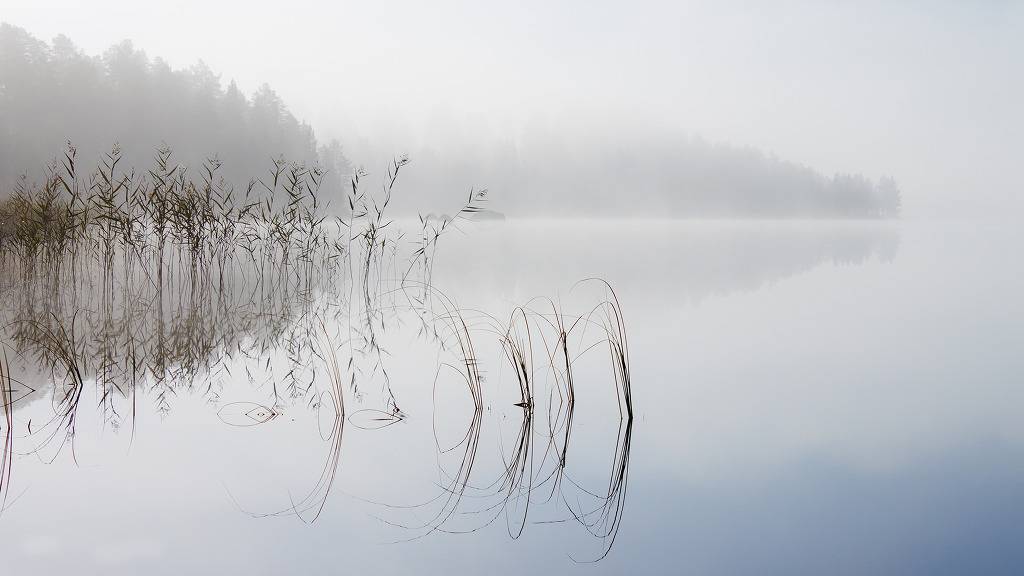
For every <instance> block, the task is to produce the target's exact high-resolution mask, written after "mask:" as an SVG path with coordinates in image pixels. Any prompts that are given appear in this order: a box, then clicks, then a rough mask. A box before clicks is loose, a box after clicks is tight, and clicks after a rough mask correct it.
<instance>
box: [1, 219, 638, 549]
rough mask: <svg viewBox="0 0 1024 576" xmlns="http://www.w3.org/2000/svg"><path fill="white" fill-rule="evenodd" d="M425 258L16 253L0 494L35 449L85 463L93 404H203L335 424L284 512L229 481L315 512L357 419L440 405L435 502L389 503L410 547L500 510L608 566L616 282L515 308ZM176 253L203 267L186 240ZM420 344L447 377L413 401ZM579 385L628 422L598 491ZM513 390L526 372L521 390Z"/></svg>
mask: <svg viewBox="0 0 1024 576" xmlns="http://www.w3.org/2000/svg"><path fill="white" fill-rule="evenodd" d="M362 238H365V237H362ZM433 239H434V241H436V239H437V236H434V238H433ZM429 253H430V254H431V255H433V254H435V251H434V250H431V251H430V252H429ZM426 254H427V252H426V251H424V250H422V247H420V248H416V249H414V250H413V252H412V256H411V258H413V259H419V261H418V262H417V261H415V260H413V261H412V264H407V263H408V262H410V260H409V257H407V256H404V255H403V254H402V253H401V252H400V250H398V249H394V248H391V249H389V248H388V247H387V243H386V242H384V241H378V240H376V239H369V240H367V243H366V245H365V247H364V251H363V252H362V253H361V254H359V258H358V259H356V258H347V257H346V258H344V259H341V260H337V261H332V262H330V263H327V264H325V263H323V262H321V263H320V265H316V266H308V267H304V268H303V273H302V275H301V276H295V275H292V274H282V273H280V272H279V271H278V270H277V269H274V268H271V267H265V266H244V265H233V264H232V261H233V259H232V258H231V257H229V258H226V259H225V260H224V262H222V263H221V264H220V265H218V266H216V267H208V266H198V267H197V266H190V265H186V266H184V267H183V268H180V269H179V268H172V270H179V271H176V272H171V273H162V274H161V275H160V276H159V277H154V276H153V275H150V274H148V273H146V270H145V269H139V268H136V267H134V266H133V260H132V259H131V258H130V257H120V256H119V257H115V258H113V259H109V258H102V259H97V260H95V261H85V262H83V261H72V262H69V263H62V264H61V265H60V266H59V267H57V268H49V267H37V266H34V265H31V264H32V263H27V262H25V261H17V260H16V261H14V262H13V265H12V261H11V260H8V261H7V262H6V264H7V265H8V266H10V267H12V268H13V269H14V270H16V272H17V273H16V274H10V275H8V276H6V278H7V279H9V281H8V282H6V283H5V285H4V286H3V287H2V289H3V291H4V300H3V301H4V303H5V305H4V306H3V309H2V310H0V314H2V319H3V327H4V329H3V333H2V338H3V341H2V345H3V349H4V353H5V356H4V361H3V364H2V365H0V382H2V390H3V410H4V416H5V423H4V425H3V432H4V451H3V467H2V468H0V473H2V475H0V480H2V482H0V488H2V490H3V491H4V495H5V496H6V494H7V493H8V491H9V489H10V487H11V485H12V482H16V475H15V476H12V473H15V474H16V470H17V464H18V462H19V461H20V460H22V459H25V458H29V457H38V458H40V459H42V460H43V461H45V462H53V461H54V460H56V459H57V458H58V457H59V456H60V455H61V454H62V453H63V452H64V451H65V450H66V451H68V452H69V453H70V454H69V455H70V457H71V458H72V459H74V461H75V462H79V459H78V455H77V453H76V448H75V439H76V433H77V432H78V427H79V422H81V421H82V420H83V415H84V413H86V412H88V413H89V418H88V420H89V421H92V420H96V419H97V418H95V417H94V416H98V420H99V421H100V422H101V423H102V426H103V427H104V428H106V429H107V430H109V431H111V432H112V433H115V434H119V433H123V434H126V435H128V436H129V439H131V438H132V436H133V435H134V432H135V429H136V424H137V421H139V420H143V419H152V418H164V417H167V416H168V415H169V414H170V413H171V412H172V411H173V410H174V409H175V406H176V404H177V403H179V402H180V401H181V400H182V399H184V398H196V397H198V398H202V399H203V400H204V401H205V402H206V403H207V404H208V406H209V410H210V411H211V412H213V413H215V414H216V416H217V418H219V420H220V421H221V422H222V423H223V424H224V425H225V426H226V427H229V428H232V429H237V430H248V429H256V428H266V427H272V426H275V424H276V423H279V422H281V421H283V420H285V419H288V418H291V419H295V418H302V417H306V418H309V419H313V420H315V421H316V422H318V423H319V429H320V432H321V438H320V439H321V440H322V442H323V446H322V448H320V449H321V450H322V453H323V459H322V466H321V467H320V468H319V470H318V472H317V474H316V476H315V477H312V478H310V479H309V481H308V483H307V487H306V488H305V489H303V490H302V491H301V492H292V491H291V490H288V505H287V506H285V507H281V508H271V509H264V508H262V507H261V506H260V505H259V504H258V503H251V502H250V501H248V500H247V499H246V498H245V497H240V496H236V495H235V491H236V490H237V489H238V488H239V487H238V486H237V485H236V486H230V487H228V496H229V498H231V499H232V500H233V501H234V503H235V504H236V506H237V507H238V508H239V509H240V510H241V511H242V512H244V513H246V514H249V515H251V516H253V517H256V518H263V517H279V516H293V517H296V518H298V519H299V520H301V521H303V522H307V523H311V522H315V521H316V520H317V519H318V518H319V517H320V516H321V514H322V513H323V512H324V510H325V509H326V508H327V506H328V505H329V502H330V501H331V494H332V490H333V488H334V485H335V482H336V479H337V476H338V473H339V470H340V469H341V468H342V467H344V466H345V463H344V461H345V459H344V447H345V445H346V443H345V441H344V438H345V432H346V429H347V428H349V427H353V428H358V429H361V430H365V431H372V433H382V432H379V431H382V430H384V429H388V428H391V427H393V426H399V425H402V424H404V423H405V421H406V419H407V417H408V416H409V415H412V416H413V417H421V418H422V417H424V416H425V415H427V414H429V418H430V421H431V424H432V426H431V427H432V431H433V434H434V439H435V448H436V456H437V462H438V474H439V476H438V477H439V478H440V481H439V482H437V485H436V489H437V494H436V496H434V497H432V498H430V499H428V500H426V501H421V502H412V503H409V502H402V503H394V502H376V503H374V506H376V507H377V508H379V517H380V518H381V519H382V520H384V522H386V523H387V524H388V525H390V526H392V527H394V528H395V530H396V534H397V536H396V537H395V538H394V540H398V541H403V540H416V539H421V538H424V537H426V536H429V535H431V534H440V533H449V534H450V533H460V532H472V531H477V530H481V529H484V528H486V527H489V526H491V525H492V524H494V523H495V522H497V521H499V520H500V519H503V523H504V524H505V526H506V528H507V531H508V534H509V536H511V537H512V538H518V537H520V536H521V534H523V532H524V531H525V530H526V529H527V527H528V526H529V525H531V524H532V523H534V522H543V523H561V524H564V525H565V526H566V528H567V529H568V528H570V527H571V526H578V527H581V528H582V529H583V530H585V531H586V532H588V533H590V534H592V535H593V536H594V537H596V538H598V539H600V541H601V544H600V550H599V552H598V553H596V554H589V555H585V556H580V557H579V559H580V560H587V561H590V560H599V559H601V558H603V557H604V556H606V555H607V554H608V553H609V551H610V550H611V547H612V545H613V543H614V541H615V536H616V534H617V532H618V530H619V527H620V525H621V520H622V517H623V513H624V510H625V502H626V487H627V479H628V469H629V452H630V444H631V438H632V425H633V405H632V388H631V386H632V382H631V376H630V361H629V348H628V344H627V337H626V324H625V320H624V318H623V314H622V307H621V304H620V302H619V301H618V299H617V297H616V295H615V292H614V291H613V289H612V287H611V285H609V284H607V283H605V282H603V281H600V280H587V281H584V282H582V283H580V284H579V286H578V287H576V288H574V290H575V292H576V293H578V294H579V298H578V299H576V300H574V301H573V304H574V307H575V308H578V311H576V312H569V311H567V310H566V309H565V308H564V307H563V306H562V305H561V304H558V303H556V302H555V301H553V300H547V299H539V300H533V301H530V302H528V303H526V304H524V305H523V306H520V307H517V308H516V309H515V311H514V312H513V313H512V315H511V316H510V317H509V318H507V319H499V318H497V317H495V316H493V315H490V314H489V313H487V312H484V311H481V310H470V309H463V308H460V307H459V306H458V305H457V304H456V303H455V301H454V300H453V299H451V298H450V297H449V296H447V295H446V294H445V293H444V292H442V291H441V290H439V289H438V288H437V287H435V286H433V285H432V284H431V283H430V282H429V281H428V280H429V276H430V273H431V265H432V263H431V262H430V261H429V260H427V258H426ZM160 257H161V259H164V258H166V260H167V261H169V262H184V263H188V262H189V254H188V253H187V247H186V248H184V249H179V248H175V247H168V248H167V249H166V252H162V253H161V256H160ZM181 270H183V271H181ZM396 271H402V272H401V273H400V274H396V273H395V272H396ZM410 337H411V338H413V339H414V340H415V341H416V342H417V345H418V346H420V347H422V348H425V349H429V350H430V351H431V352H430V353H431V355H432V356H433V358H434V361H433V363H432V364H431V365H429V366H428V365H425V364H421V366H420V368H421V369H422V368H426V369H427V370H431V371H432V372H433V383H432V386H433V388H434V390H433V392H432V396H433V398H432V402H431V403H430V404H424V403H417V402H413V403H412V404H411V405H409V406H407V405H406V403H405V402H404V401H403V398H404V397H403V395H402V393H401V392H396V389H395V387H394V386H393V382H392V376H391V374H392V373H393V367H396V366H398V367H401V366H402V365H403V364H405V363H408V362H412V360H410V359H409V358H407V356H409V355H406V354H403V350H402V348H401V346H402V345H401V344H400V343H399V342H400V341H402V340H403V339H408V338H410ZM580 378H583V379H585V380H586V386H587V387H588V388H591V389H598V390H603V392H601V395H603V396H605V397H606V398H607V400H608V402H607V404H608V405H610V406H614V407H615V411H614V412H611V413H608V414H603V413H602V414H601V415H599V418H597V419H595V420H594V423H592V424H590V426H591V428H589V429H588V432H594V431H595V428H597V427H600V428H605V429H608V430H612V431H614V441H613V443H614V445H613V446H609V447H608V448H607V451H608V452H610V453H611V457H610V468H607V469H605V471H604V473H603V476H604V481H599V482H594V478H599V477H600V476H601V475H600V474H597V475H595V474H593V472H594V471H593V470H591V469H590V468H592V467H593V464H594V463H593V462H590V461H589V459H585V458H579V459H577V461H575V462H574V459H573V451H572V450H571V446H572V445H573V443H574V439H575V434H578V433H579V432H578V431H577V430H576V426H575V425H574V422H575V421H576V419H577V413H578V410H579V409H578V407H577V404H576V395H577V388H578V386H580V384H579V381H580ZM502 382H505V383H514V385H515V392H514V394H512V395H511V396H508V395H506V390H505V389H504V388H502V386H501V383H502ZM605 384H607V386H605ZM93 393H94V396H95V398H96V402H95V403H92V402H91V401H90V398H91V397H92V396H93ZM238 398H249V399H246V400H238ZM467 398H468V400H469V404H468V406H465V408H458V407H459V406H463V405H464V404H465V400H466V399H467ZM400 405H401V408H400ZM498 420H501V421H512V422H514V423H515V424H514V425H513V426H512V429H514V432H513V433H512V434H511V436H510V437H509V438H507V439H502V441H501V442H499V443H498V444H497V450H494V449H493V448H492V444H490V443H489V442H487V443H485V442H483V441H482V439H483V438H484V437H485V435H486V431H487V429H488V427H490V426H493V427H494V429H495V430H498V431H502V433H503V431H504V430H505V428H507V426H506V424H505V423H503V422H498ZM488 422H491V423H488ZM381 448H382V453H381V456H382V457H384V456H386V454H387V451H388V450H389V449H391V448H389V447H388V446H387V442H386V440H384V441H382V443H381ZM177 449H180V450H188V449H189V447H188V446H187V445H184V444H183V445H181V446H179V447H178V448H177ZM366 472H367V474H374V473H377V471H375V470H367V471H366ZM423 481H424V482H425V483H427V484H429V483H430V479H428V478H424V479H423ZM355 496H356V497H358V495H355ZM365 500H369V499H365Z"/></svg>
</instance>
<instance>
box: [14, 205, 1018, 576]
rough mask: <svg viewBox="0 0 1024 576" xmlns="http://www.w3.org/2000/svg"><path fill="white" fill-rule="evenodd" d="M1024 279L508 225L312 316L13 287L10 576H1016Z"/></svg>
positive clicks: (949, 241)
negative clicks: (76, 374)
mask: <svg viewBox="0 0 1024 576" xmlns="http://www.w3.org/2000/svg"><path fill="white" fill-rule="evenodd" d="M410 228H411V229H415V225H412V224H410ZM405 241H406V240H403V239H399V240H398V242H399V243H400V244H399V245H398V247H397V248H395V250H399V251H401V250H403V249H404V247H403V245H402V244H401V242H405ZM1021 246H1024V234H1022V232H1021V231H1020V229H1019V228H1017V229H1014V228H1012V227H1009V226H997V225H989V224H983V223H950V222H943V223H940V222H905V223H898V222H841V221H817V222H757V221H744V222H733V221H615V220H608V221H573V222H565V221H510V222H507V223H500V222H495V223H475V224H466V225H462V226H461V231H460V232H458V233H453V234H450V235H448V236H445V237H444V238H443V239H442V240H440V241H439V244H438V249H437V251H436V253H435V254H434V256H433V260H432V263H431V264H430V269H429V270H427V271H426V272H424V271H423V270H419V269H418V268H417V269H416V271H414V272H415V274H413V275H410V274H409V271H410V268H408V267H406V266H405V265H404V264H403V262H404V260H401V259H397V260H395V261H390V260H386V259H382V260H381V263H379V264H376V265H375V266H376V267H375V268H374V269H372V270H371V272H372V273H373V276H372V278H373V279H371V280H369V281H367V282H364V283H361V284H360V287H359V288H356V287H354V286H349V285H333V286H326V287H324V286H321V287H320V289H318V290H317V291H316V292H315V293H313V294H312V295H309V294H307V295H303V297H302V298H299V299H297V300H296V301H294V302H293V301H292V300H293V298H292V296H290V295H288V294H280V293H265V292H264V291H263V290H261V289H259V285H258V284H254V283H251V282H250V283H246V282H244V281H242V280H239V281H238V282H236V283H235V284H232V286H233V287H232V288H231V289H230V290H228V292H230V293H231V294H232V296H231V298H230V299H228V300H229V301H228V302H227V303H226V304H225V303H224V302H221V301H220V300H218V299H216V298H215V299H213V300H209V299H206V298H199V297H197V296H196V294H197V292H196V289H194V288H193V289H192V290H191V291H189V290H186V289H184V288H182V287H181V286H176V287H174V288H173V289H171V288H168V289H167V293H166V294H163V293H161V295H160V296H159V298H158V299H157V300H156V301H155V304H154V300H153V299H152V298H149V299H139V300H137V301H136V300H132V299H131V298H120V297H114V296H112V297H110V298H109V299H108V298H105V297H101V296H96V295H95V294H104V293H105V292H104V291H103V289H102V288H97V287H94V286H93V287H90V288H89V289H88V290H85V289H83V290H85V291H87V292H89V294H87V295H86V296H85V297H84V299H81V300H80V299H75V298H70V297H67V296H65V295H64V294H63V291H64V290H67V291H69V292H70V291H73V290H75V289H76V288H71V287H68V288H60V289H54V290H56V291H60V292H61V293H60V294H57V295H56V296H54V295H53V294H51V295H49V296H46V295H41V292H38V291H30V292H25V290H24V286H19V285H18V283H17V282H15V281H11V282H10V283H9V285H8V288H7V290H8V291H7V295H6V296H4V298H5V300H6V302H5V305H4V308H5V309H6V314H7V326H8V329H7V333H6V334H4V335H3V338H4V342H5V345H7V351H8V352H7V353H8V361H7V363H8V364H9V366H10V374H11V379H12V385H11V386H10V389H11V399H10V401H8V402H7V404H8V405H9V406H10V410H9V411H8V414H9V415H10V418H9V422H10V425H5V427H4V431H5V432H6V431H7V430H12V433H11V440H10V441H11V446H12V447H13V448H12V449H11V453H12V454H13V457H11V458H10V459H9V460H8V461H9V464H10V469H9V475H8V476H7V480H6V481H7V482H8V484H7V485H6V487H5V490H6V491H7V492H6V505H5V509H4V510H3V513H2V515H0V553H2V555H3V557H4V566H5V573H11V574H34V573H57V572H61V571H63V572H66V573H81V574H138V573H148V574H181V573H196V572H203V573H223V574H240V573H246V574H279V573H296V574H338V573H374V574H410V573H427V574H462V573H487V574H523V573H558V574H561V573H580V574H621V573H652V574H766V573H767V574H822V573H827V574H865V573H899V574H908V573H915V574H916V573H920V574H944V573H950V574H953V573H1006V574H1012V573H1021V572H1022V571H1024V547H1022V546H1020V544H1019V543H1018V542H1017V540H1018V536H1019V534H1020V530H1021V529H1022V528H1024V418H1021V416H1020V411H1021V407H1022V406H1024V385H1022V384H1024V382H1022V377H1021V375H1022V374H1024V354H1022V350H1024V306H1022V305H1021V303H1020V298H1021V295H1022V294H1024V273H1022V272H1024V271H1022V269H1021V264H1020V255H1019V254H1018V252H1019V248H1020V247H1021ZM416 274H418V275H416ZM353 277H355V276H353ZM366 278H371V276H369V275H368V276H366ZM402 278H405V279H406V281H402V280H401V279H402ZM409 278H416V280H414V281H413V280H409ZM65 285H68V286H70V285H71V281H70V280H65ZM366 286H369V287H371V288H372V289H371V290H366V291H365V293H364V294H361V293H360V290H361V289H363V288H365V287H366ZM19 290H21V292H19ZM151 293H152V291H150V295H152V294H151ZM12 294H19V296H18V297H17V298H15V297H14V296H11V295H12ZM104 303H106V304H104ZM111 303H113V304H111ZM115 308H116V309H115ZM26 310H30V312H26ZM78 310H82V312H80V314H79V313H78V312H77V311H78ZM154 311H155V312H154ZM76 314H79V315H77V316H76ZM620 314H621V316H620ZM26 319H27V320H26ZM104 319H105V320H104ZM55 325H57V326H62V327H64V328H62V330H63V329H65V328H66V330H65V331H63V332H61V331H60V330H58V329H55V328H53V326H55ZM297 326H298V327H299V328H296V327H297ZM34 330H35V331H34ZM125 334H137V335H139V336H138V337H137V338H136V337H134V336H133V337H131V338H127V339H126V338H125V337H124V335H125ZM154 334H155V336H154ZM65 341H66V343H67V346H66V347H62V346H64V345H63V344H60V345H58V344H53V343H55V342H65ZM48 342H50V344H47V343H48ZM55 348H56V350H55ZM68 355H70V356H72V357H74V358H80V362H81V364H82V365H84V366H86V367H87V369H85V370H82V376H81V385H80V386H78V387H75V386H69V385H68V384H67V383H66V382H65V381H64V379H66V378H68V373H69V370H68V366H67V365H66V364H64V363H61V362H60V361H59V360H55V358H57V359H59V358H63V357H65V356H68ZM104 359H106V361H105V360H104ZM72 364H74V363H72ZM55 374H56V375H55ZM524 375H525V377H524ZM183 379H187V380H188V381H187V382H182V380H183ZM129 380H130V382H131V384H130V385H127V384H124V383H125V382H128V381H129ZM524 381H525V382H526V383H527V384H526V388H525V391H524V388H523V383H524ZM101 382H102V383H103V384H102V385H101V384H100V383H101ZM136 388H137V389H138V392H137V393H135V392H134V390H135V389H136ZM79 395H80V398H79ZM72 398H74V402H73V404H74V408H73V410H72V409H70V408H68V407H69V406H70V405H71V403H72ZM55 415H56V416H55ZM339 415H340V417H339ZM69 430H71V431H72V433H69V432H68V431H69Z"/></svg>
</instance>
